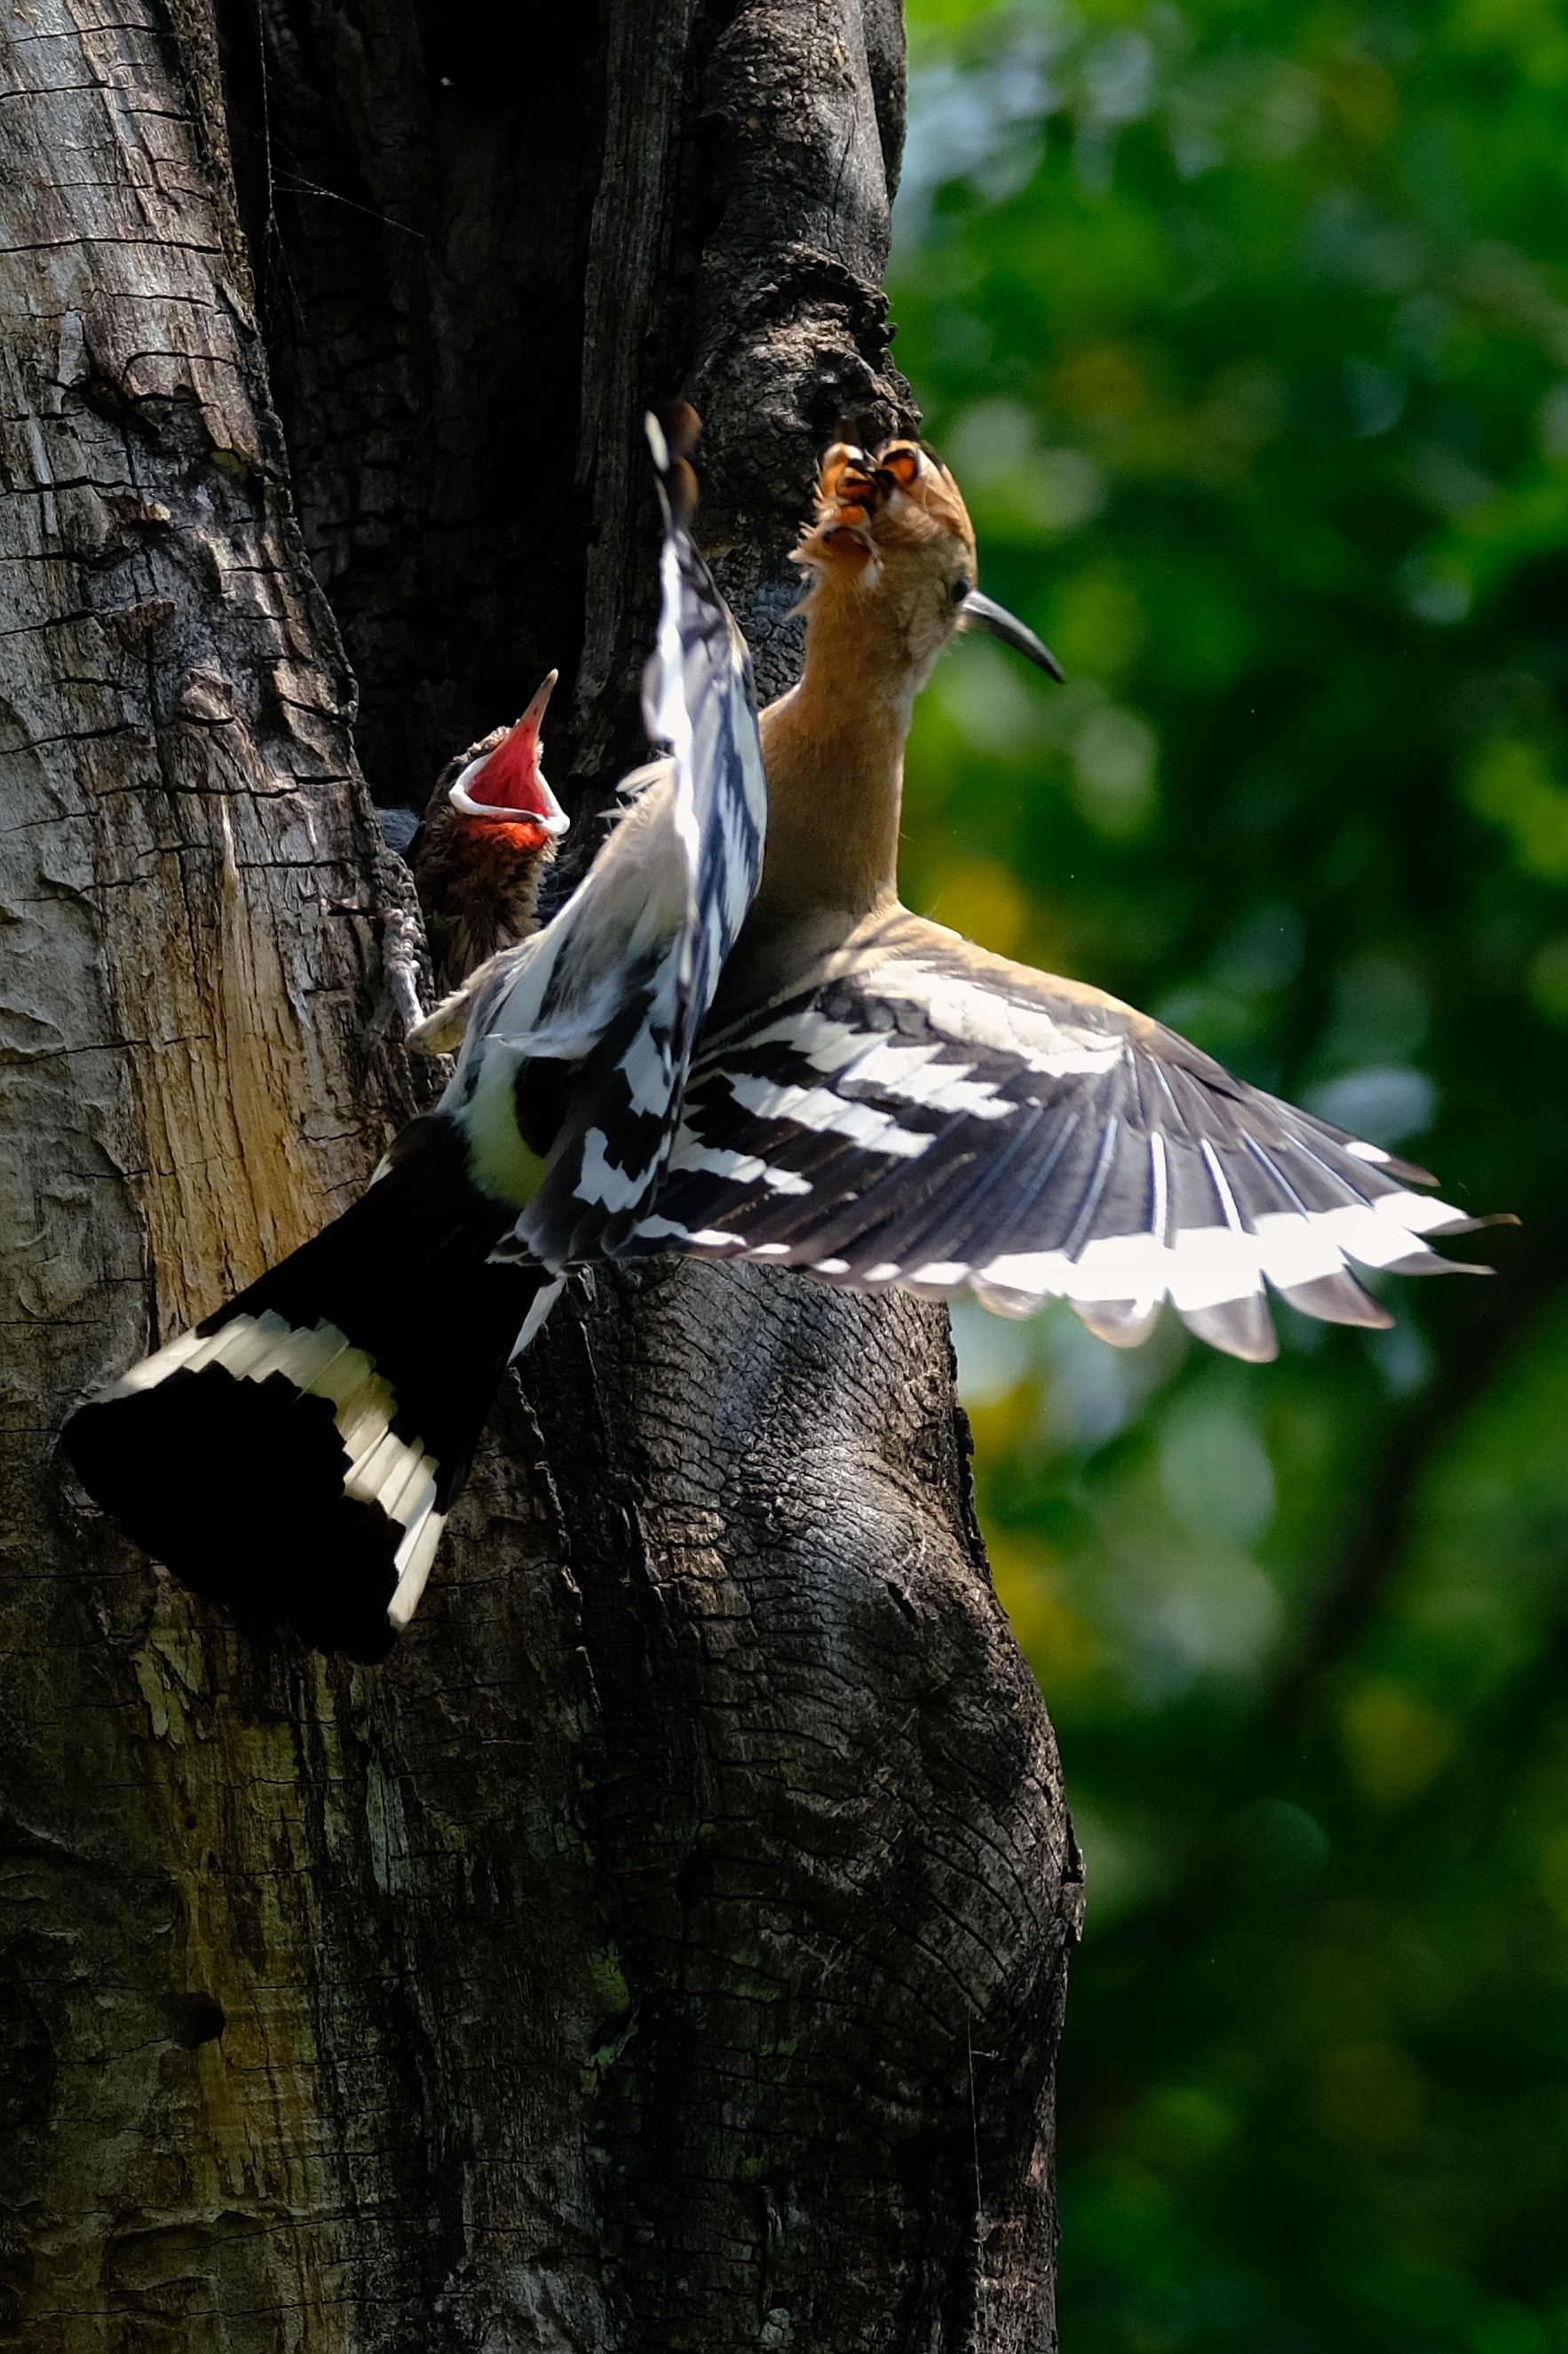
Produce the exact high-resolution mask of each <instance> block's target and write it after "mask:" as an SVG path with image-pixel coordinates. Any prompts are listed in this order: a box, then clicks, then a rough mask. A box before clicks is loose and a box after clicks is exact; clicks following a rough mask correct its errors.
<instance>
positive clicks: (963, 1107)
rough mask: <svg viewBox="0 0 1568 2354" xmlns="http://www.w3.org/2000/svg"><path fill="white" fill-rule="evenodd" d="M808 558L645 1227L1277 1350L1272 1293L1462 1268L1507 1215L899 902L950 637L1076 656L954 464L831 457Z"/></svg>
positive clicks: (1350, 1302)
mask: <svg viewBox="0 0 1568 2354" xmlns="http://www.w3.org/2000/svg"><path fill="white" fill-rule="evenodd" d="M798 560H799V561H800V563H801V564H802V565H803V566H804V567H805V568H806V571H807V573H808V575H809V577H810V584H811V585H810V591H809V595H808V599H807V603H806V615H807V639H806V663H805V671H804V674H803V676H802V678H801V680H800V684H799V685H798V686H796V687H794V688H793V689H792V690H791V691H790V692H789V694H788V695H784V696H782V697H781V698H780V700H779V702H777V703H774V704H772V705H769V706H768V709H767V710H766V711H765V712H764V713H763V714H762V716H761V723H760V724H761V739H762V745H763V750H764V755H765V758H766V762H767V769H768V856H767V864H766V867H765V869H764V873H763V876H762V882H761V886H760V889H759V891H758V897H757V902H756V905H755V906H754V907H753V909H752V911H751V915H750V917H749V919H748V921H747V926H746V928H745V930H744V932H743V933H742V936H741V938H740V940H739V942H738V944H737V946H736V952H735V954H734V956H733V957H732V958H731V960H730V961H729V964H728V966H727V968H726V972H725V976H724V981H723V984H722V986H721V989H720V991H719V994H718V999H717V1002H715V1006H714V1010H713V1013H712V1014H711V1016H710V1018H709V1021H708V1023H707V1027H706V1031H705V1035H704V1039H703V1042H702V1046H701V1050H700V1052H699V1055H698V1056H697V1059H696V1061H695V1063H694V1066H693V1070H692V1074H691V1079H690V1082H689V1085H688V1087H687V1090H686V1097H685V1102H684V1106H683V1115H682V1122H681V1127H680V1129H679V1132H678V1134H677V1136H676V1139H675V1142H674V1146H673V1150H672V1153H671V1158H670V1173H669V1175H668V1177H667V1179H666V1180H665V1182H664V1184H663V1186H662V1189H661V1191H660V1195H659V1199H658V1202H657V1204H655V1207H654V1209H653V1212H652V1214H650V1215H648V1216H646V1217H644V1218H643V1219H642V1220H641V1222H640V1223H639V1225H638V1226H637V1228H636V1230H635V1233H634V1235H632V1237H631V1238H630V1241H629V1242H628V1243H627V1244H626V1245H625V1246H623V1248H625V1249H626V1250H628V1251H639V1250H643V1251H667V1250H680V1251H686V1252H694V1253H696V1254H698V1255H700V1256H702V1257H748V1258H752V1259H758V1260H762V1261H765V1262H769V1263H772V1264H774V1265H777V1266H780V1267H800V1268H804V1269H808V1270H809V1271H810V1273H811V1274H813V1275H815V1276H817V1277H819V1278H821V1279H822V1280H824V1281H826V1282H830V1283H838V1284H849V1285H853V1286H855V1287H857V1288H862V1289H867V1290H878V1289H881V1288H884V1287H885V1286H888V1285H900V1286H902V1287H904V1288H906V1289H909V1290H912V1291H915V1292H918V1293H922V1294H925V1295H927V1296H928V1297H932V1298H938V1299H948V1298H951V1297H953V1296H954V1295H956V1294H958V1293H959V1292H961V1291H963V1290H965V1289H968V1290H969V1291H972V1292H973V1293H974V1294H975V1296H976V1297H977V1298H978V1299H980V1300H981V1301H983V1302H984V1304H985V1305H986V1306H987V1307H988V1308H991V1309H993V1310H997V1311H999V1312H1000V1313H1001V1314H1003V1315H1010V1316H1027V1315H1030V1314H1032V1313H1033V1311H1034V1310H1037V1309H1039V1308H1040V1307H1042V1306H1043V1305H1044V1302H1045V1301H1046V1300H1048V1299H1054V1298H1060V1297H1064V1296H1065V1298H1066V1299H1068V1300H1070V1302H1071V1303H1072V1305H1073V1307H1074V1308H1075V1310H1077V1313H1078V1314H1079V1316H1080V1317H1081V1318H1082V1319H1083V1320H1084V1322H1085V1323H1086V1325H1087V1326H1088V1327H1089V1329H1090V1331H1093V1332H1095V1333H1097V1334H1098V1335H1099V1337H1100V1338H1101V1339H1102V1340H1106V1341H1113V1342H1115V1343H1117V1344H1118V1345H1120V1346H1133V1345H1135V1344H1136V1343H1137V1342H1139V1341H1141V1340H1143V1339H1145V1338H1146V1337H1147V1335H1148V1334H1149V1332H1150V1330H1151V1329H1152V1326H1153V1324H1154V1321H1155V1319H1156V1317H1157V1316H1158V1314H1159V1311H1160V1304H1161V1302H1162V1301H1163V1300H1164V1299H1171V1301H1172V1302H1173V1303H1174V1306H1175V1308H1176V1310H1177V1312H1178V1314H1179V1315H1180V1316H1181V1320H1182V1321H1183V1322H1184V1323H1185V1324H1186V1325H1187V1326H1188V1328H1189V1329H1190V1330H1191V1331H1193V1332H1195V1333H1196V1334H1198V1335H1199V1336H1200V1337H1201V1338H1202V1339H1203V1340H1205V1341H1211V1342H1212V1343H1213V1345H1214V1346H1215V1347H1216V1348H1219V1349H1222V1350H1224V1351H1226V1352H1228V1353H1230V1354H1231V1355H1233V1356H1237V1357H1243V1358H1248V1359H1251V1360H1254V1361H1266V1360H1267V1359H1269V1358H1271V1357H1273V1356H1274V1355H1275V1353H1276V1352H1277V1338H1276V1335H1275V1331H1274V1326H1273V1322H1272V1320H1271V1319H1270V1317H1269V1314H1268V1310H1267V1307H1266V1300H1265V1286H1266V1284H1270V1285H1272V1286H1273V1287H1274V1288H1275V1289H1277V1291H1278V1292H1279V1293H1280V1294H1281V1296H1282V1297H1283V1298H1284V1299H1287V1300H1289V1301H1290V1302H1291V1303H1292V1304H1293V1305H1294V1306H1295V1307H1297V1308H1298V1309H1301V1310H1305V1312H1306V1313H1307V1314H1308V1315H1309V1316H1316V1317H1319V1318H1323V1319H1325V1320H1329V1321H1330V1322H1335V1323H1342V1324H1360V1325H1369V1326H1374V1327H1381V1326H1386V1325H1388V1324H1390V1323H1391V1322H1392V1321H1393V1319H1392V1318H1391V1316H1390V1315H1389V1313H1388V1311H1387V1310H1385V1309H1384V1308H1383V1307H1382V1306H1381V1305H1380V1304H1379V1303H1378V1302H1377V1301H1376V1300H1374V1299H1372V1298H1371V1297H1370V1296H1369V1295H1368V1294H1367V1292H1365V1291H1364V1290H1363V1289H1362V1288H1361V1285H1360V1284H1359V1283H1358V1282H1357V1281H1356V1279H1355V1278H1354V1277H1353V1276H1352V1275H1351V1273H1350V1271H1349V1267H1348V1266H1347V1261H1348V1260H1352V1259H1353V1260H1356V1261H1359V1262H1360V1263H1361V1265H1362V1266H1365V1267H1376V1268H1385V1269H1393V1270H1395V1271H1397V1272H1399V1273H1402V1274H1413V1275H1414V1274H1436V1273H1439V1272H1441V1271H1443V1270H1444V1269H1445V1268H1446V1267H1450V1266H1451V1265H1452V1264H1453V1263H1452V1262H1450V1261H1446V1260H1444V1259H1442V1258H1440V1257H1438V1256H1437V1255H1436V1252H1434V1251H1432V1250H1431V1249H1430V1248H1429V1247H1428V1246H1427V1245H1426V1243H1425V1241H1424V1240H1423V1239H1422V1237H1423V1236H1424V1235H1435V1234H1449V1235H1452V1234H1460V1233H1464V1232H1467V1231H1469V1230H1471V1229H1473V1228H1474V1227H1476V1226H1478V1225H1485V1224H1488V1223H1489V1221H1487V1220H1484V1219H1472V1218H1469V1217H1467V1216H1465V1215H1464V1214H1462V1213H1461V1212H1459V1211H1457V1210H1456V1209H1453V1208H1451V1207H1450V1206H1448V1205H1447V1204H1445V1203H1442V1202H1436V1201H1432V1200H1428V1199H1423V1198H1422V1197H1421V1196H1420V1195H1418V1194H1416V1193H1412V1192H1411V1191H1410V1188H1411V1187H1412V1186H1414V1185H1429V1184H1432V1183H1434V1182H1436V1181H1435V1180H1434V1179H1432V1178H1430V1177H1428V1176H1427V1175H1426V1174H1425V1172H1424V1171H1422V1170H1419V1169H1416V1168H1414V1167H1413V1166H1412V1165H1411V1164H1410V1163H1408V1162H1406V1161H1397V1160H1395V1159H1394V1158H1393V1156H1392V1155H1391V1154H1390V1153H1388V1152H1385V1151H1384V1150H1382V1149H1381V1147H1379V1146H1377V1145H1375V1144H1371V1143H1366V1142H1363V1141H1361V1140H1358V1139H1356V1138H1353V1137H1351V1136H1348V1135H1346V1134H1345V1133H1344V1132H1343V1131H1342V1130H1340V1129H1335V1128H1331V1127H1330V1126H1328V1125H1327V1124H1326V1123H1325V1122H1324V1121H1322V1120H1319V1119H1314V1118H1312V1117H1311V1116H1310V1115H1309V1114H1308V1113H1306V1112H1301V1111H1297V1110H1295V1109H1293V1108H1292V1107H1291V1106H1289V1105H1288V1104H1286V1103H1282V1102H1280V1101H1279V1100H1278V1099H1277V1097H1273V1096H1269V1095H1266V1094H1264V1093H1263V1092H1262V1090H1261V1089H1259V1088H1256V1087H1249V1086H1247V1085H1245V1083H1244V1082H1243V1081H1241V1080H1238V1079H1234V1078H1233V1077H1232V1076H1230V1075H1229V1073H1228V1072H1226V1071H1224V1070H1223V1069H1222V1068H1221V1066H1220V1065H1219V1064H1217V1063H1216V1062H1214V1061H1213V1059H1212V1058H1211V1057H1210V1056H1209V1055H1205V1054H1202V1053H1201V1052H1200V1051H1199V1049H1198V1048H1196V1047H1195V1046H1192V1045H1189V1044H1187V1042H1186V1041H1185V1040H1184V1039H1181V1038H1179V1037H1177V1036H1176V1035H1175V1034H1174V1033H1173V1032H1171V1031H1170V1030H1167V1029H1165V1028H1163V1027H1162V1026H1161V1025H1160V1023H1157V1022H1154V1021H1151V1020H1150V1017H1149V1016H1148V1015H1147V1014H1142V1013H1136V1012H1135V1011H1134V1010H1133V1009H1132V1008H1131V1007H1130V1006H1128V1005H1124V1004H1122V1003H1121V1002H1119V1001H1118V999H1116V998H1114V997H1109V996H1107V995H1106V994H1105V992H1104V991H1100V990H1097V989H1093V988H1089V987H1086V985H1084V984H1083V983H1082V982H1079V981H1065V980H1062V979H1059V978H1057V977H1055V976H1054V975H1052V974H1049V973H1044V972H1038V971H1036V970H1033V968H1031V967H1029V966H1027V965H1022V964H1015V963H1012V962H1011V961H1010V960H1008V959H1006V958H1004V957H1000V956H993V955H991V954H990V953H989V952H988V951H986V950H985V949H978V948H976V947H974V946H973V945H972V943H971V942H969V941H968V940H965V939H963V938H959V935H958V934H957V933H954V932H951V931H948V930H946V929H944V928H943V927H942V926H941V925H939V924H935V923H930V922H927V921H926V920H925V919H923V918H922V917H916V916H913V915H911V914H909V913H908V912H907V910H906V909H905V908H904V907H901V906H900V905H899V903H898V896H897V884H896V873H895V865H896V854H897V843H898V827H899V811H900V802H901V796H902V780H903V759H904V747H905V742H906V737H907V735H908V730H909V723H910V716H911V711H912V707H913V704H914V699H915V696H916V694H917V693H918V691H919V689H920V687H921V686H922V685H923V684H924V683H925V681H926V679H927V676H928V675H929V673H930V671H931V668H932V665H933V663H935V661H936V659H937V657H938V654H939V652H941V650H942V648H943V646H944V645H945V644H946V643H947V642H948V640H949V639H950V638H951V637H952V635H953V634H954V632H955V631H958V630H960V629H964V628H966V627H975V626H978V627H980V628H981V629H984V630H986V631H990V632H991V633H992V634H993V635H996V636H1000V637H1001V638H1003V639H1005V640H1008V641H1009V642H1012V644H1014V645H1018V646H1021V647H1022V651H1023V652H1026V653H1028V654H1029V655H1030V656H1031V658H1032V659H1033V660H1034V661H1035V662H1037V663H1042V665H1043V666H1044V667H1045V668H1047V669H1050V670H1052V671H1053V673H1055V665H1054V660H1053V658H1052V657H1051V656H1050V655H1049V653H1048V652H1046V650H1045V649H1044V647H1042V646H1041V645H1040V643H1039V641H1038V640H1037V639H1033V637H1032V635H1031V633H1029V632H1027V631H1024V630H1023V628H1022V624H1021V623H1019V622H1017V621H1015V620H1013V619H1012V616H1011V615H1008V614H1006V613H1004V612H1002V611H1001V609H1000V608H998V607H995V606H993V605H991V602H990V601H989V599H980V597H979V595H978V592H977V590H976V588H975V585H974V584H975V569H976V567H975V543H974V534H973V532H972V530H971V528H970V525H969V516H968V514H967V512H966V510H965V507H964V504H963V501H962V499H961V498H960V496H959V490H958V486H957V484H956V483H955V482H954V481H953V478H952V476H951V474H950V473H948V470H947V468H946V467H945V466H943V465H942V464H941V462H940V461H938V459H937V458H936V457H935V456H934V455H933V454H932V453H931V452H930V451H927V450H925V449H924V448H922V447H920V446H918V445H916V443H914V442H909V441H895V442H892V443H890V444H889V445H888V446H887V447H886V448H885V449H884V450H883V451H881V452H880V453H879V454H878V455H877V456H875V457H870V456H868V455H867V454H866V453H865V452H863V451H859V450H854V449H851V448H849V447H847V446H844V445H842V444H841V445H840V446H838V447H836V448H835V449H833V450H832V451H829V452H828V455H827V457H826V459H825V460H824V461H823V465H822V470H821V482H820V486H819V493H818V500H817V512H816V516H815V520H814V523H813V524H812V525H810V528H809V529H808V530H807V532H806V534H805V535H804V538H803V541H802V545H801V546H800V550H799V554H798ZM1055 674H1058V675H1059V673H1055ZM1478 1271H1481V1272H1484V1270H1478Z"/></svg>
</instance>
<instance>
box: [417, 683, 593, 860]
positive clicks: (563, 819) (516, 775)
mask: <svg viewBox="0 0 1568 2354" xmlns="http://www.w3.org/2000/svg"><path fill="white" fill-rule="evenodd" d="M559 676H560V673H559V671H555V670H553V671H551V673H550V674H549V676H548V677H547V678H546V680H545V682H544V684H543V685H542V686H541V687H540V689H539V691H538V693H537V694H536V695H535V697H534V700H533V701H532V703H530V705H528V708H527V710H526V711H525V712H524V714H523V716H522V718H521V719H520V720H519V721H518V722H517V725H516V726H515V727H513V728H510V729H508V731H507V733H506V734H505V735H504V736H503V737H502V739H501V742H500V743H499V744H498V745H497V746H496V747H495V749H494V750H493V752H486V753H484V754H483V755H482V757H481V758H479V759H477V760H471V761H470V762H469V764H468V766H467V768H466V769H463V771H462V773H461V775H460V776H459V778H458V779H457V781H456V783H455V784H454V785H453V786H452V788H451V790H450V792H449V793H448V795H447V799H448V801H450V803H451V805H452V807H453V809H455V810H456V811H457V812H458V814H459V815H460V817H478V818H496V819H502V820H505V821H508V822H511V823H513V824H516V823H518V822H521V823H523V824H524V825H528V826H532V827H533V828H534V829H535V832H537V833H539V834H540V835H556V834H562V833H565V832H566V831H567V826H568V825H569V824H570V822H571V821H570V819H569V818H568V817H567V813H566V811H565V810H564V809H563V808H562V807H561V804H560V802H559V801H557V800H556V796H555V794H554V793H553V792H552V791H551V790H550V788H549V785H548V783H547V781H546V777H545V772H544V770H543V769H541V768H540V766H539V730H540V727H541V726H543V724H544V718H545V706H546V704H547V703H548V702H549V700H550V690H551V688H552V687H553V686H554V685H555V684H556V679H557V678H559Z"/></svg>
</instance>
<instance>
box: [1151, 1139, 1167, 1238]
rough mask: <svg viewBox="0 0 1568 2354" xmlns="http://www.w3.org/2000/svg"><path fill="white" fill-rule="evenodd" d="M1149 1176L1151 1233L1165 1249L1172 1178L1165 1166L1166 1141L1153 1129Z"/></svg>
mask: <svg viewBox="0 0 1568 2354" xmlns="http://www.w3.org/2000/svg"><path fill="white" fill-rule="evenodd" d="M1149 1174H1150V1185H1151V1187H1152V1190H1153V1194H1154V1200H1153V1205H1152V1207H1151V1209H1150V1218H1149V1231H1150V1234H1151V1235H1153V1236H1154V1239H1155V1241H1156V1242H1157V1243H1158V1244H1159V1245H1160V1248H1161V1249H1163V1248H1164V1246H1165V1229H1166V1226H1167V1224H1168V1222H1169V1218H1170V1210H1171V1176H1170V1172H1169V1170H1168V1169H1167V1167H1166V1165H1165V1139H1164V1137H1163V1136H1162V1135H1161V1134H1160V1130H1159V1129H1157V1128H1156V1129H1150V1135H1149Z"/></svg>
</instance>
